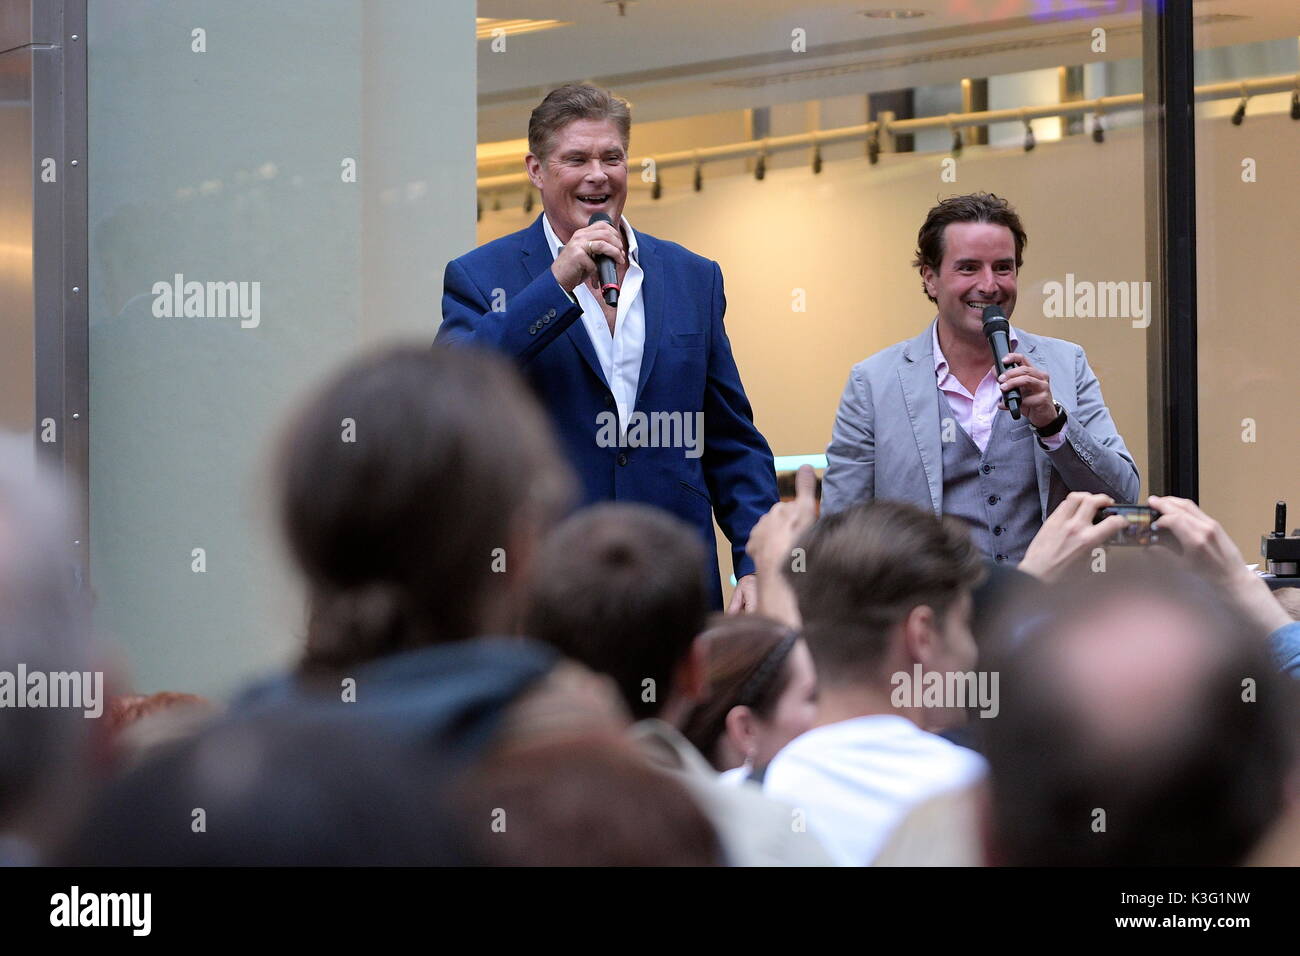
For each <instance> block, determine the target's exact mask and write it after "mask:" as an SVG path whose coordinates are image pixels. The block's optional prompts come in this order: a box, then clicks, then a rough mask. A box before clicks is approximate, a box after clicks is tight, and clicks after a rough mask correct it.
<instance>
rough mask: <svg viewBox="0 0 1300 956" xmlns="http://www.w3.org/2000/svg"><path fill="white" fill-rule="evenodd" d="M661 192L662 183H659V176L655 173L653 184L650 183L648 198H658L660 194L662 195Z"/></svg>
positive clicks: (662, 191) (662, 188)
mask: <svg viewBox="0 0 1300 956" xmlns="http://www.w3.org/2000/svg"><path fill="white" fill-rule="evenodd" d="M663 194H664V187H663V185H662V184H661V183H660V181H659V176H658V175H657V174H656V175H655V181H654V183H653V185H651V187H650V198H651V199H658V198H659V197H660V196H662V195H663Z"/></svg>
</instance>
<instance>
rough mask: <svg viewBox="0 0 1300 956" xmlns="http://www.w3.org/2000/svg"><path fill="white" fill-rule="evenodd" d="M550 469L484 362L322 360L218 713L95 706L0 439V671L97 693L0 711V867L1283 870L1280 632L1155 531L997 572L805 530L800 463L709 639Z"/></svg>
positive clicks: (636, 549)
mask: <svg viewBox="0 0 1300 956" xmlns="http://www.w3.org/2000/svg"><path fill="white" fill-rule="evenodd" d="M345 418H349V419H352V420H353V421H354V422H355V423H356V427H355V436H354V437H355V440H354V441H346V442H345V441H341V440H340V431H339V422H340V421H341V420H343V419H345ZM558 448H559V446H558V445H557V443H556V441H555V439H554V438H553V437H552V431H551V428H550V425H549V423H548V422H547V420H546V417H545V415H544V414H543V412H542V411H541V410H540V408H539V407H538V405H537V403H536V401H535V399H534V398H533V396H532V395H531V394H530V392H529V390H528V388H527V387H526V386H525V384H524V383H523V380H522V379H521V377H520V376H519V375H518V374H517V373H516V372H515V370H514V369H512V368H511V367H510V366H509V364H508V363H507V362H505V361H504V360H502V359H500V358H499V357H496V356H493V355H491V354H488V353H486V352H480V351H478V350H475V349H472V348H460V349H455V350H453V349H449V348H447V347H444V346H438V347H435V348H434V349H432V350H430V349H428V348H424V347H418V346H411V347H405V346H399V347H391V348H388V349H386V350H384V351H380V352H377V353H374V354H370V355H367V356H365V357H363V358H361V359H359V360H356V361H354V362H352V363H351V364H349V365H348V366H347V367H345V368H344V369H343V370H342V371H341V372H339V373H338V374H337V375H336V376H335V377H334V378H332V379H331V380H330V381H328V382H327V383H325V384H324V385H323V386H322V387H321V388H320V389H319V390H318V391H317V392H316V393H315V394H313V395H312V396H311V397H309V398H308V399H307V400H306V401H305V402H304V403H303V405H302V407H301V409H300V410H299V411H298V413H297V414H296V415H295V416H294V417H293V418H292V420H291V421H289V422H288V423H287V425H286V426H285V428H284V431H283V433H282V436H281V438H280V440H279V444H278V446H277V448H276V460H277V462H278V466H277V484H276V486H275V492H274V493H275V495H276V496H277V500H276V506H277V510H278V515H279V518H280V521H281V526H282V532H283V535H284V537H285V540H286V541H287V543H288V548H289V552H290V554H291V555H292V558H293V560H294V561H295V562H296V564H297V568H298V570H299V571H300V573H301V581H302V587H303V591H304V603H305V607H306V613H305V615H304V622H305V623H304V633H303V636H302V644H301V653H300V655H299V657H298V660H297V662H296V665H295V666H294V667H293V668H292V670H291V671H289V672H287V673H284V674H281V675H278V676H275V677H273V678H271V679H268V680H263V681H259V682H258V683H257V684H256V685H254V686H251V687H248V688H245V689H243V690H241V691H240V692H239V693H237V694H236V695H234V696H233V697H232V698H231V699H230V700H229V701H226V702H222V703H220V704H218V703H216V702H211V701H205V700H203V699H201V698H196V697H193V696H192V695H188V694H185V693H174V694H169V695H166V696H143V697H142V696H140V695H132V694H130V693H129V691H130V688H129V687H128V686H127V683H126V680H125V679H124V677H123V673H122V672H121V670H120V669H118V670H114V669H113V668H112V667H111V666H109V664H108V662H109V661H111V660H112V659H113V658H114V656H115V652H114V651H113V650H112V649H111V648H107V647H105V646H103V644H102V643H101V641H100V639H99V638H98V637H97V636H96V635H95V634H94V633H93V630H92V628H91V627H90V625H89V615H88V610H89V609H88V608H87V606H86V596H85V594H84V592H83V591H81V590H79V589H78V587H77V585H76V581H75V579H74V577H73V575H72V573H71V570H70V569H71V566H72V565H71V562H70V558H69V555H68V553H67V551H66V543H67V541H68V540H69V539H70V537H71V536H70V535H68V534H65V533H64V532H63V528H64V525H65V516H64V513H63V509H64V504H63V503H62V502H61V500H60V498H59V495H58V493H57V492H56V491H55V490H54V489H55V488H56V487H57V484H56V483H55V482H52V481H50V480H49V479H48V477H43V476H41V475H40V474H39V473H36V472H34V471H32V470H31V469H30V468H28V467H25V466H22V467H20V465H19V464H18V463H19V462H24V461H25V462H28V463H30V458H31V456H30V451H29V449H23V448H21V447H19V445H18V440H17V439H12V440H7V441H6V443H5V444H3V445H0V460H2V461H3V467H2V469H0V673H7V674H10V675H13V674H16V673H18V672H19V668H20V665H21V667H22V669H23V670H24V671H25V672H26V673H28V674H31V673H35V672H37V671H42V672H45V673H48V674H56V673H73V672H77V673H82V672H85V673H93V672H105V671H107V674H106V691H105V693H106V695H107V696H108V698H109V706H106V707H103V708H102V712H101V713H100V714H98V715H96V716H94V717H91V716H88V715H87V714H86V713H83V710H82V709H72V708H67V707H62V708H60V707H48V706H46V707H18V706H12V703H13V700H12V698H11V699H8V705H6V706H0V862H3V863H6V864H11V865H23V864H47V863H72V864H91V865H133V864H138V865H249V864H253V865H259V864H265V865H273V864H315V865H351V864H396V865H410V864H416V865H426V864H427V865H721V866H746V865H909V864H960V865H1132V864H1171V865H1178V864H1237V863H1244V862H1252V861H1257V862H1269V863H1278V862H1285V863H1297V862H1300V837H1298V834H1300V809H1298V801H1297V799H1296V797H1297V794H1296V773H1295V771H1296V768H1297V761H1296V754H1295V749H1294V748H1295V743H1296V739H1297V737H1296V723H1295V711H1294V709H1293V708H1294V700H1293V698H1294V697H1295V691H1296V680H1297V678H1300V623H1296V622H1294V621H1292V620H1291V617H1290V615H1289V614H1288V612H1287V610H1286V608H1285V606H1284V604H1283V602H1282V601H1280V600H1278V598H1277V597H1275V595H1274V594H1273V593H1272V592H1271V591H1270V590H1269V588H1268V585H1267V584H1266V583H1265V582H1264V581H1263V580H1262V579H1261V578H1260V577H1258V576H1257V575H1256V574H1254V573H1253V572H1252V571H1250V570H1249V569H1248V567H1247V565H1246V563H1245V561H1244V560H1243V558H1242V555H1241V554H1240V552H1239V551H1238V549H1237V548H1236V547H1235V546H1234V545H1233V543H1232V541H1231V540H1230V538H1229V537H1228V535H1227V534H1226V533H1225V531H1224V529H1223V528H1222V527H1221V526H1220V525H1219V524H1218V523H1217V522H1216V521H1215V520H1214V519H1213V518H1211V517H1210V516H1208V515H1206V514H1205V513H1203V512H1202V511H1201V510H1200V509H1199V508H1198V507H1197V506H1196V505H1195V504H1194V503H1192V502H1190V501H1186V500H1182V499H1176V498H1158V499H1153V501H1152V504H1153V506H1155V507H1156V508H1157V510H1158V511H1159V512H1160V515H1161V517H1160V519H1159V522H1158V526H1159V529H1160V532H1161V535H1162V538H1163V539H1164V541H1165V542H1167V543H1172V544H1174V545H1176V547H1174V548H1165V547H1143V548H1136V547H1135V548H1119V547H1108V546H1107V545H1106V542H1107V541H1108V539H1109V538H1110V537H1111V535H1112V534H1113V532H1114V530H1115V527H1114V522H1116V521H1120V520H1122V519H1117V518H1110V519H1107V520H1105V521H1102V522H1101V523H1094V520H1093V519H1094V517H1095V516H1096V514H1097V512H1098V510H1099V509H1100V508H1101V507H1104V506H1105V505H1107V504H1109V503H1111V499H1110V498H1109V497H1107V496H1106V495H1104V494H1089V493H1083V492H1076V493H1073V494H1071V495H1070V496H1069V497H1068V498H1067V499H1066V500H1065V501H1064V502H1063V503H1062V504H1061V505H1060V506H1059V507H1057V508H1056V510H1055V511H1053V513H1052V514H1051V516H1050V517H1049V518H1048V520H1047V521H1046V523H1045V524H1044V525H1043V527H1042V528H1041V530H1040V531H1039V533H1038V534H1037V535H1036V536H1035V537H1034V539H1033V541H1032V543H1031V544H1030V546H1029V548H1028V550H1027V552H1026V554H1025V556H1024V559H1023V561H1021V562H1020V564H1019V566H1018V567H1017V568H1012V567H1010V566H1007V565H1005V564H997V563H995V562H990V561H988V560H987V559H985V558H984V557H982V556H981V555H980V554H979V552H978V550H977V549H976V548H975V547H974V546H973V545H972V542H971V537H970V534H969V532H968V530H967V529H966V527H965V525H964V524H963V523H962V522H960V521H959V520H956V519H953V518H946V517H945V518H939V517H936V516H934V515H933V514H932V513H930V512H928V511H923V510H919V509H917V508H916V507H914V506H912V505H910V504H906V503H900V502H896V501H889V500H874V501H871V502H867V503H864V504H860V505H857V506H854V507H849V508H846V509H843V510H840V511H836V512H835V513H833V514H829V513H828V514H827V515H825V516H822V517H819V515H818V503H817V487H816V480H815V477H814V475H813V473H812V471H811V469H806V468H805V469H803V470H801V471H800V473H799V475H798V476H797V479H796V488H795V489H794V491H793V494H792V495H789V496H787V498H788V500H784V501H782V502H781V503H780V504H777V505H776V506H775V507H774V508H772V509H771V511H769V512H768V514H767V515H766V516H765V517H764V518H763V519H762V520H761V521H760V522H759V523H758V525H757V527H756V528H755V529H754V531H753V533H752V534H751V536H750V540H749V543H748V551H749V557H750V558H751V559H752V560H753V563H754V567H755V569H756V573H755V575H754V577H755V581H756V583H757V586H758V590H757V601H758V608H757V612H756V613H745V614H736V615H729V616H728V615H716V616H714V615H712V614H711V607H713V606H714V602H713V601H712V600H711V592H710V582H709V578H708V574H709V571H710V570H711V568H712V566H713V565H712V560H713V559H712V557H711V556H709V555H707V554H706V549H705V548H704V547H703V545H702V544H701V541H700V537H699V535H698V533H696V530H695V529H694V528H692V527H691V526H690V525H688V524H686V523H684V522H682V521H681V520H679V519H678V518H675V517H673V516H671V515H669V514H667V513H665V512H663V511H661V510H658V509H655V508H652V507H649V506H646V505H635V504H628V503H605V504H597V505H592V506H589V507H585V508H577V509H576V510H575V507H574V505H575V502H576V501H577V500H578V495H577V493H576V487H575V476H574V475H573V473H572V472H571V470H570V468H569V466H568V465H567V464H566V461H565V459H564V457H563V456H562V454H561V453H560V452H559V450H558ZM24 451H26V454H24ZM10 689H11V692H12V693H21V692H22V689H21V688H16V687H14V685H13V682H12V677H11V678H10ZM173 690H174V691H181V692H183V691H184V690H185V688H173ZM3 691H4V688H3V687H2V686H0V703H5V702H6V698H4V696H3ZM954 691H957V692H959V693H956V694H954Z"/></svg>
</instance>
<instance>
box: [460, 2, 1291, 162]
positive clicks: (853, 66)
mask: <svg viewBox="0 0 1300 956" xmlns="http://www.w3.org/2000/svg"><path fill="white" fill-rule="evenodd" d="M891 6H899V7H907V8H910V9H914V10H924V11H926V15H925V16H922V17H917V18H914V19H906V20H901V19H900V20H881V19H868V18H866V17H864V16H862V15H861V11H863V10H867V9H873V8H886V7H891ZM1194 9H1195V11H1196V14H1197V16H1198V18H1199V19H1198V27H1197V46H1198V47H1209V46H1229V45H1236V44H1240V43H1250V42H1254V41H1257V40H1271V39H1277V38H1279V37H1287V36H1292V37H1294V36H1297V35H1300V3H1297V2H1296V0H1195V3H1194ZM1140 10H1141V0H904V2H900V3H897V4H891V3H888V2H880V0H823V2H820V3H807V4H796V3H791V2H790V0H639V2H637V3H634V4H630V5H629V6H628V7H627V15H626V16H623V17H620V16H619V15H618V11H617V9H616V8H615V6H614V5H613V4H612V3H605V2H604V0H480V2H479V7H478V13H479V15H480V16H485V17H528V18H536V19H544V18H545V19H556V20H565V21H570V22H572V24H573V25H572V26H569V27H561V28H557V29H553V30H547V31H544V32H539V33H532V34H526V35H522V36H512V37H509V38H508V39H507V41H506V50H505V52H501V53H494V52H492V51H491V49H490V47H489V43H488V41H480V42H479V45H478V50H479V57H478V81H479V140H480V142H490V141H494V140H502V139H514V138H517V137H518V136H520V134H521V133H522V131H523V128H524V126H525V125H526V123H527V116H528V111H529V110H531V109H532V107H533V106H535V105H536V103H537V101H538V100H539V99H540V98H541V97H542V96H543V95H544V94H545V92H546V91H548V90H549V89H551V88H553V87H555V86H557V85H559V84H561V83H563V82H566V81H572V80H591V81H593V82H597V83H600V84H602V85H605V86H608V87H610V88H612V89H613V90H615V92H617V93H620V94H621V95H623V96H626V97H627V98H628V99H630V100H631V101H632V103H633V105H634V107H635V108H636V112H635V116H636V118H637V119H638V120H639V121H648V120H658V119H669V118H672V117H675V116H684V115H695V114H701V113H713V112H718V111H720V110H727V109H738V108H744V107H753V106H764V105H770V104H774V103H784V102H797V101H802V100H811V99H823V98H827V97H831V96H839V95H844V94H851V93H869V92H872V91H879V90H888V89H899V88H905V87H913V86H930V85H937V84H943V83H956V82H957V81H958V80H960V79H961V78H962V77H963V76H996V75H1002V74H1008V73H1018V72H1021V71H1024V70H1032V69H1039V68H1042V67H1050V66H1059V65H1062V64H1079V63H1088V62H1096V61H1097V60H1100V59H1127V58H1132V57H1137V56H1140V55H1141V46H1142V39H1141V30H1140V24H1141V13H1140ZM1096 27H1103V28H1105V29H1106V31H1107V37H1106V40H1107V50H1106V53H1105V54H1096V53H1093V52H1092V50H1091V45H1092V30H1093V29H1094V28H1096ZM796 28H798V29H802V30H804V31H805V36H806V45H807V49H806V52H802V53H798V52H794V51H792V49H791V43H792V31H793V30H795V29H796Z"/></svg>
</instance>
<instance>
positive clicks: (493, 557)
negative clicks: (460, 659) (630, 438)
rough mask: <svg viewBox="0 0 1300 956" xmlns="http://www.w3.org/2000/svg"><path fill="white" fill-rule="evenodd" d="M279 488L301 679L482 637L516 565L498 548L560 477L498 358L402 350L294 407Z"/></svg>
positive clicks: (535, 526)
mask: <svg viewBox="0 0 1300 956" xmlns="http://www.w3.org/2000/svg"><path fill="white" fill-rule="evenodd" d="M278 484H279V495H278V497H279V503H280V517H281V522H282V525H283V531H284V535H285V537H286V539H287V541H288V544H289V548H290V550H291V552H292V554H293V556H294V558H295V560H296V561H297V564H298V566H299V568H300V569H301V570H302V572H303V574H304V576H305V577H306V583H307V590H308V599H309V609H308V624H307V639H306V648H305V649H304V652H303V656H302V660H301V662H300V670H301V671H302V672H304V673H313V672H316V673H319V672H329V671H337V670H338V669H340V668H344V667H349V666H353V665H355V664H359V663H362V662H365V661H368V660H372V659H374V658H376V657H381V656H384V655H386V654H391V653H395V652H398V651H403V650H410V649H412V648H415V647H420V646H423V645H426V644H432V643H437V642H444V641H456V640H462V639H464V638H469V637H474V636H476V635H478V634H481V633H482V632H483V628H484V626H485V621H487V620H490V619H495V618H499V617H500V609H501V607H502V604H501V602H502V601H503V600H504V596H505V594H506V593H507V589H506V587H505V581H506V579H508V578H510V575H511V574H512V573H515V571H516V568H515V567H514V566H512V564H511V562H512V561H518V560H519V559H520V557H521V556H520V555H517V554H508V553H506V550H505V549H507V548H508V546H509V545H510V544H512V543H513V542H516V541H519V540H521V538H520V536H521V535H532V536H536V535H540V533H541V532H542V531H543V530H544V529H545V528H546V527H547V526H549V524H550V523H551V521H552V520H553V519H554V518H555V517H556V516H557V515H558V513H559V512H560V510H561V509H562V508H563V507H564V506H565V505H566V504H567V503H568V501H569V499H570V497H571V489H572V487H573V476H572V473H571V472H570V471H569V469H568V467H567V466H566V465H565V464H564V463H563V461H562V460H561V459H560V458H559V456H558V453H557V451H556V447H555V443H554V439H553V438H552V435H551V428H550V425H549V423H548V422H547V421H546V419H545V417H544V416H543V414H542V412H541V410H540V409H539V408H538V407H537V405H536V403H535V402H534V401H533V399H532V397H531V396H530V395H529V394H528V392H527V390H526V387H525V386H524V384H523V383H522V381H521V380H520V378H519V376H518V374H517V373H516V372H515V371H514V370H513V369H512V368H510V367H509V366H508V365H506V364H505V362H504V361H503V360H501V359H499V358H496V357H495V356H492V355H489V354H487V353H484V352H480V351H478V350H475V349H471V348H463V347H461V348H456V349H448V348H446V347H435V348H434V349H432V350H430V349H429V348H428V347H424V346H399V347H393V348H389V349H386V350H384V351H380V352H377V353H374V354H371V355H368V356H365V357H363V358H361V359H358V360H356V361H354V362H352V363H351V364H350V365H348V366H347V367H346V368H344V369H343V370H342V371H341V372H340V373H338V374H337V375H336V376H335V377H334V378H333V379H332V380H330V381H329V382H328V383H327V384H325V386H324V387H323V388H321V389H320V390H319V391H318V392H317V393H316V395H315V396H314V397H313V398H311V400H310V401H308V402H307V404H306V406H305V407H304V408H303V409H302V410H301V411H300V412H299V413H298V414H297V415H296V416H295V417H294V418H293V420H292V421H291V423H290V425H289V427H288V428H287V430H286V432H285V434H284V437H283V439H282V441H281V444H280V449H279V460H278ZM498 549H501V550H498ZM503 571H504V573H499V572H503Z"/></svg>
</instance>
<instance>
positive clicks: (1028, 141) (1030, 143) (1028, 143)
mask: <svg viewBox="0 0 1300 956" xmlns="http://www.w3.org/2000/svg"><path fill="white" fill-rule="evenodd" d="M1037 145H1038V141H1037V140H1035V139H1034V128H1033V127H1032V126H1030V125H1029V120H1025V152H1026V153H1028V152H1030V151H1031V150H1032V149H1033V148H1034V147H1035V146H1037Z"/></svg>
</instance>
